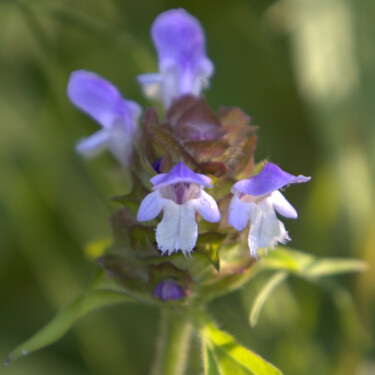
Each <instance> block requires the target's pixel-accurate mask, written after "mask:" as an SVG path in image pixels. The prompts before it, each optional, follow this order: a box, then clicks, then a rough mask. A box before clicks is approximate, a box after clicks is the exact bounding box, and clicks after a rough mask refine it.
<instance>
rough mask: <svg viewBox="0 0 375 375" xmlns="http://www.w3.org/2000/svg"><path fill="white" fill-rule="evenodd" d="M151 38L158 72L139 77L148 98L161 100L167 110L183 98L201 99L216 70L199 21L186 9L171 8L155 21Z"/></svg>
mask: <svg viewBox="0 0 375 375" xmlns="http://www.w3.org/2000/svg"><path fill="white" fill-rule="evenodd" d="M151 35H152V39H153V42H154V45H155V48H156V50H157V53H158V58H159V73H150V74H142V75H140V76H138V81H139V83H140V84H141V85H142V87H143V90H144V92H145V94H146V96H148V97H152V98H160V97H161V98H162V100H163V102H164V105H165V108H168V107H169V106H170V104H171V103H172V100H173V99H175V98H178V97H180V96H181V95H184V94H193V95H195V96H199V95H200V93H201V91H202V89H203V88H205V87H207V86H208V78H209V77H210V76H211V75H212V74H213V71H214V66H213V64H212V62H211V60H210V59H208V58H207V56H206V48H205V38H204V32H203V29H202V27H201V25H200V23H199V21H198V20H197V19H196V18H194V17H193V16H192V15H190V14H189V13H187V12H186V11H185V10H184V9H172V10H169V11H166V12H164V13H161V14H160V15H159V16H158V17H157V18H156V20H155V21H154V23H153V25H152V29H151Z"/></svg>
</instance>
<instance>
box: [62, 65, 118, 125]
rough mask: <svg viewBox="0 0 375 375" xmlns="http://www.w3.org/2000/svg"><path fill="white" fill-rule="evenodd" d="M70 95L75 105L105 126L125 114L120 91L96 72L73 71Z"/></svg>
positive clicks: (69, 88)
mask: <svg viewBox="0 0 375 375" xmlns="http://www.w3.org/2000/svg"><path fill="white" fill-rule="evenodd" d="M68 96H69V99H70V100H71V101H72V103H73V104H74V105H75V106H77V107H78V108H79V109H81V110H82V111H84V112H86V113H87V114H88V115H90V116H91V117H92V118H94V119H95V120H96V121H97V122H98V123H99V124H100V125H102V126H104V127H107V128H108V127H110V126H111V125H112V124H113V123H114V122H116V121H119V119H121V117H122V116H123V111H124V108H123V107H124V103H123V98H122V96H121V94H120V92H119V91H118V90H117V88H116V87H115V86H113V85H112V84H111V83H110V82H109V81H107V80H105V79H104V78H101V77H100V76H98V75H97V74H95V73H92V72H88V71H85V70H77V71H75V72H73V73H72V74H71V75H70V78H69V83H68Z"/></svg>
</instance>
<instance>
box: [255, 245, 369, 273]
mask: <svg viewBox="0 0 375 375" xmlns="http://www.w3.org/2000/svg"><path fill="white" fill-rule="evenodd" d="M258 266H259V267H261V268H266V269H277V270H285V271H288V272H291V273H295V274H297V275H299V276H302V277H306V278H318V277H324V276H330V275H337V274H341V273H350V272H361V271H364V270H366V269H367V265H366V263H365V262H363V261H362V260H359V259H342V258H316V257H314V256H312V255H310V254H305V253H302V252H300V251H296V250H291V249H287V248H281V247H279V248H277V249H276V250H275V251H270V252H269V254H268V255H267V256H265V257H263V258H262V259H261V260H260V261H259V262H258Z"/></svg>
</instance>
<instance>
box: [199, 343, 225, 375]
mask: <svg viewBox="0 0 375 375" xmlns="http://www.w3.org/2000/svg"><path fill="white" fill-rule="evenodd" d="M203 364H204V373H205V375H221V374H220V372H219V369H218V367H217V364H216V359H215V357H214V354H213V353H212V351H211V349H210V348H209V347H208V345H206V344H205V343H203Z"/></svg>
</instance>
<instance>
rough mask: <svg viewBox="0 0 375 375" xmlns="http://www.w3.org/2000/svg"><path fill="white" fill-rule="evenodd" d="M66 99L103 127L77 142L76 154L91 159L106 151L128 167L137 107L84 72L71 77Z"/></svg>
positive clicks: (137, 115)
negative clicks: (106, 149) (90, 157)
mask: <svg viewBox="0 0 375 375" xmlns="http://www.w3.org/2000/svg"><path fill="white" fill-rule="evenodd" d="M68 97H69V99H70V101H71V102H72V103H73V104H74V105H75V106H76V107H77V108H79V109H80V110H82V111H83V112H85V113H87V114H88V115H89V116H91V117H92V118H93V119H94V120H95V121H96V122H97V123H99V125H101V126H102V129H101V130H99V131H97V132H96V133H94V134H93V135H91V136H90V137H87V138H85V139H83V140H82V141H80V142H79V143H78V144H77V146H76V150H77V151H78V152H79V153H81V154H83V155H85V156H93V155H96V154H97V153H99V152H101V151H102V150H104V149H105V148H108V149H109V150H110V151H111V152H112V154H113V155H114V156H115V157H116V159H117V160H118V161H119V162H120V163H121V164H122V165H124V166H127V165H128V164H129V160H130V157H131V155H132V151H133V138H134V136H135V133H136V129H137V121H138V118H139V116H140V114H141V108H140V106H139V105H138V104H137V103H135V102H133V101H130V100H126V99H124V98H123V97H122V95H121V93H120V92H119V90H118V89H117V88H116V87H115V86H113V85H112V84H111V83H110V82H108V81H107V80H105V79H104V78H102V77H100V76H98V75H97V74H95V73H92V72H88V71H85V70H77V71H74V72H73V73H72V74H71V75H70V78H69V83H68Z"/></svg>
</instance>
